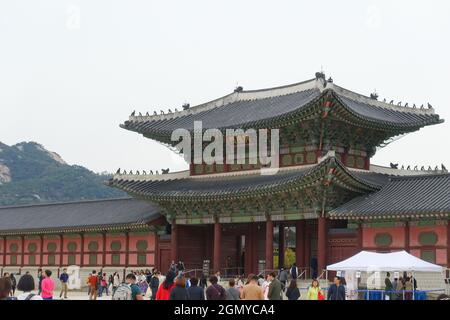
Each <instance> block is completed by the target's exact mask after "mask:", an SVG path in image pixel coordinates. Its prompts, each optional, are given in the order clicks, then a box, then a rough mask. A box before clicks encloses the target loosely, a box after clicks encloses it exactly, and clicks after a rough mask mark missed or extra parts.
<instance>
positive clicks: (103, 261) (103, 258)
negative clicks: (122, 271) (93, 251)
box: [102, 231, 106, 268]
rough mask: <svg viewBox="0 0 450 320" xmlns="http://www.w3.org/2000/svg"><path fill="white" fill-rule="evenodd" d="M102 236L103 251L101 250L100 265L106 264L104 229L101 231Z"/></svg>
mask: <svg viewBox="0 0 450 320" xmlns="http://www.w3.org/2000/svg"><path fill="white" fill-rule="evenodd" d="M102 237H103V252H102V267H103V268H104V267H105V265H106V231H105V232H102Z"/></svg>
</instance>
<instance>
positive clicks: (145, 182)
mask: <svg viewBox="0 0 450 320" xmlns="http://www.w3.org/2000/svg"><path fill="white" fill-rule="evenodd" d="M330 164H332V165H335V166H337V167H339V168H340V172H341V175H340V176H341V177H345V178H344V179H345V180H348V181H352V182H351V183H352V184H353V185H356V186H357V187H356V188H360V189H363V190H365V191H366V192H367V191H369V190H370V191H373V190H377V189H379V188H380V187H381V185H382V184H383V183H385V182H386V180H387V176H386V175H384V174H377V173H364V172H350V171H349V170H348V169H346V168H345V167H344V166H343V165H342V164H341V163H340V162H339V161H338V160H337V159H336V158H334V157H331V158H328V159H326V160H324V161H323V162H322V163H319V164H318V165H315V166H312V167H311V166H308V167H301V166H300V167H296V168H289V169H288V170H286V169H285V170H280V171H279V172H278V173H276V174H272V175H261V174H260V172H259V171H258V170H256V171H255V173H253V174H238V175H236V173H233V172H230V173H229V174H225V175H224V174H221V175H216V176H213V177H211V176H208V175H206V176H204V177H198V176H197V177H185V178H181V179H170V178H169V179H164V180H161V179H153V178H152V176H148V179H147V178H145V177H144V178H143V177H142V176H135V177H133V176H130V175H128V176H121V175H120V174H119V175H115V176H114V177H113V178H112V179H110V180H109V185H110V186H113V187H116V188H119V189H122V190H124V191H126V192H128V193H130V194H132V195H138V196H142V197H148V198H149V199H154V200H162V199H165V200H167V199H173V200H174V201H181V200H187V201H193V200H194V199H226V198H230V197H231V198H239V197H246V196H249V195H252V194H253V195H256V194H258V195H261V196H262V195H270V194H272V193H274V192H278V191H280V190H284V189H290V188H295V186H298V185H302V184H304V183H307V181H306V179H311V180H312V181H317V179H320V178H318V177H319V176H320V177H323V176H324V175H326V174H327V169H328V168H329V165H330ZM314 179H316V180H314Z"/></svg>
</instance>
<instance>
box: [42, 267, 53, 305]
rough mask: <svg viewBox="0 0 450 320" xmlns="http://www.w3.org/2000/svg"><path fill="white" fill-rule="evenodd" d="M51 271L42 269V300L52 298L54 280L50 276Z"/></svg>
mask: <svg viewBox="0 0 450 320" xmlns="http://www.w3.org/2000/svg"><path fill="white" fill-rule="evenodd" d="M51 276H52V272H51V271H50V270H45V271H44V279H43V280H42V293H41V297H42V299H43V300H53V290H54V289H55V282H54V281H53V279H52V278H51Z"/></svg>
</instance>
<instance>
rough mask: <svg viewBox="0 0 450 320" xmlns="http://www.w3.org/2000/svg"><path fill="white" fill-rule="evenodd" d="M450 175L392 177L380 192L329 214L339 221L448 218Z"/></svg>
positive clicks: (449, 213) (344, 205)
mask: <svg viewBox="0 0 450 320" xmlns="http://www.w3.org/2000/svg"><path fill="white" fill-rule="evenodd" d="M449 215H450V174H435V175H420V176H408V177H391V178H390V180H389V182H388V183H386V184H385V185H384V186H383V187H382V189H381V190H380V191H377V192H374V193H371V194H368V195H364V196H360V197H358V198H355V199H353V200H351V201H349V202H347V203H345V204H343V205H342V206H340V207H338V208H336V209H334V210H332V211H330V212H329V216H330V217H331V218H336V219H340V218H341V219H352V218H354V219H380V218H381V219H382V218H395V217H415V218H418V217H448V216H449Z"/></svg>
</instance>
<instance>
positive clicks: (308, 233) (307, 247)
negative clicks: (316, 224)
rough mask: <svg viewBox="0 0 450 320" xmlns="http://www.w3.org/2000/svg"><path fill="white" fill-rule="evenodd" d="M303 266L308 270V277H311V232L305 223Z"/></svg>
mask: <svg viewBox="0 0 450 320" xmlns="http://www.w3.org/2000/svg"><path fill="white" fill-rule="evenodd" d="M304 230H305V254H304V257H305V266H306V268H307V270H308V275H307V276H309V277H311V230H310V228H309V226H308V224H307V223H306V221H305V229H304Z"/></svg>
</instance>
